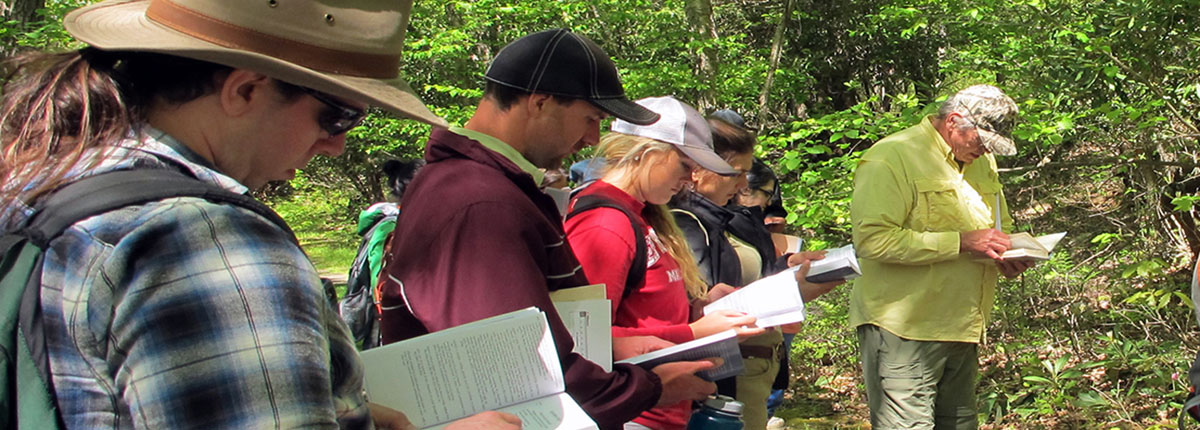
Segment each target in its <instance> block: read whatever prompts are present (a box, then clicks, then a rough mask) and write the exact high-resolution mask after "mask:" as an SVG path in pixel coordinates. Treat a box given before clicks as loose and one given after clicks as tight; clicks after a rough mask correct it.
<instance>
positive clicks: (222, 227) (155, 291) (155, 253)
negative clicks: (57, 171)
mask: <svg viewBox="0 0 1200 430" xmlns="http://www.w3.org/2000/svg"><path fill="white" fill-rule="evenodd" d="M107 152H108V153H107V154H105V155H104V157H103V161H102V162H101V163H100V165H99V167H95V168H92V169H88V172H91V173H97V172H102V171H107V170H113V169H119V168H126V167H130V166H132V165H134V164H135V163H144V162H147V161H149V162H152V163H157V164H164V160H166V161H165V163H166V164H168V165H179V166H183V167H184V168H185V169H187V170H189V171H191V173H192V174H193V175H195V176H196V177H198V178H200V179H201V180H202V181H205V182H209V183H212V184H216V185H218V186H220V187H222V188H225V189H227V190H230V191H234V192H239V193H241V192H245V191H246V188H245V187H244V186H242V185H241V184H239V183H238V182H237V181H235V180H234V179H232V178H230V177H228V176H225V175H223V174H221V173H219V172H217V171H216V170H214V169H212V168H210V167H208V166H207V163H205V161H204V160H203V159H201V158H200V157H198V156H196V155H195V154H193V153H191V152H190V151H188V150H187V149H186V148H185V147H184V146H182V145H180V144H178V142H174V141H173V140H172V139H171V138H170V137H169V136H166V135H165V134H164V133H162V132H160V131H157V130H153V129H149V128H146V129H144V130H142V133H141V135H140V137H139V138H137V139H129V140H126V141H124V142H122V143H121V144H120V145H118V146H115V147H110V148H108V151H107ZM82 175H83V173H82V172H75V173H73V174H72V175H70V176H72V177H78V176H82ZM5 206H6V207H4V208H0V226H6V227H5V228H8V229H11V228H13V226H15V225H20V224H21V223H22V222H23V221H24V220H25V218H26V217H28V214H29V208H28V207H26V206H25V205H23V204H20V203H16V202H5ZM41 297H42V311H43V312H44V313H43V315H44V318H45V321H46V333H47V340H48V345H49V351H50V366H51V371H52V373H53V382H54V388H55V393H56V396H57V400H58V404H59V408H60V413H61V415H62V417H63V419H64V421H65V422H66V424H67V427H68V428H75V429H105V428H108V429H126V428H150V429H163V428H171V429H177V428H202V429H214V428H238V429H267V428H294V427H312V428H338V427H339V426H340V427H341V428H371V427H372V423H371V419H370V414H369V413H368V410H367V407H366V403H365V398H364V397H365V396H364V395H363V391H362V386H363V381H362V375H363V373H362V362H361V361H360V360H359V358H358V355H357V353H356V352H355V349H354V343H353V340H352V338H351V336H350V334H349V332H348V330H347V329H346V327H345V325H344V324H343V323H342V321H341V319H340V318H339V317H338V315H337V312H336V311H335V310H334V309H333V308H332V307H331V306H330V305H329V304H328V301H327V300H326V299H325V296H324V294H323V293H322V288H321V285H320V281H319V279H318V277H317V274H316V271H315V270H314V269H313V266H312V263H310V262H309V260H308V258H307V257H306V256H305V255H304V253H303V252H302V251H301V250H300V249H299V248H298V247H296V246H295V245H294V244H293V243H292V242H291V240H290V239H289V237H288V235H287V234H286V233H284V232H283V231H282V230H280V229H279V228H278V227H276V226H275V225H274V224H272V223H271V222H270V221H268V220H266V219H265V218H262V217H261V216H259V215H257V214H255V213H253V212H250V211H249V210H246V209H242V208H239V207H236V206H231V205H223V204H216V203H211V202H208V201H206V200H202V199H197V198H170V199H166V200H162V201H159V202H155V203H151V204H147V205H142V206H131V207H127V208H124V209H120V210H116V211H113V212H110V213H106V214H103V215H99V216H96V217H92V218H90V219H87V220H84V221H81V222H79V223H77V224H75V225H74V226H72V227H71V228H70V229H69V230H68V231H67V232H66V233H65V234H64V235H63V236H61V237H60V238H59V239H57V240H55V241H54V243H53V244H52V249H51V250H50V251H49V252H48V253H47V259H46V261H45V264H44V266H43V275H42V293H41Z"/></svg>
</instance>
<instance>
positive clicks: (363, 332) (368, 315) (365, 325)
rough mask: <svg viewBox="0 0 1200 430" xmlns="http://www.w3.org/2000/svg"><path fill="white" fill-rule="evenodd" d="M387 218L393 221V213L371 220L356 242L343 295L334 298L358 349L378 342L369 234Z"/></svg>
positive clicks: (373, 234) (380, 340)
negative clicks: (356, 248) (337, 299)
mask: <svg viewBox="0 0 1200 430" xmlns="http://www.w3.org/2000/svg"><path fill="white" fill-rule="evenodd" d="M388 222H390V223H392V224H395V223H396V215H385V216H383V217H381V218H379V219H378V220H376V221H375V223H374V224H372V225H371V228H370V229H367V231H366V233H363V239H362V242H361V243H360V244H359V245H358V254H356V255H355V256H354V263H353V264H351V265H350V274H349V276H348V277H347V278H346V295H345V296H344V297H342V300H341V301H339V302H338V304H337V308H338V314H340V315H341V316H342V320H343V321H345V322H346V325H347V326H349V327H350V333H351V334H352V335H354V341H355V343H357V344H358V348H359V350H360V351H366V350H368V349H371V348H374V347H377V346H379V345H381V344H382V343H383V342H382V338H381V337H380V335H379V307H378V305H377V304H376V303H375V290H376V286H375V285H372V284H371V275H372V273H371V262H370V260H369V257H370V254H371V249H370V247H371V238H372V237H374V236H375V231H376V230H378V229H379V228H380V226H382V225H385V224H387V223H388Z"/></svg>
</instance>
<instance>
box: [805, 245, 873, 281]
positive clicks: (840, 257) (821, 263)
mask: <svg viewBox="0 0 1200 430" xmlns="http://www.w3.org/2000/svg"><path fill="white" fill-rule="evenodd" d="M846 266H849V267H853V268H854V269H855V270H854V271H855V272H860V273H861V272H862V270H861V269H859V268H858V257H857V256H856V255H855V254H854V245H846V246H843V247H840V248H833V249H829V250H826V251H825V258H822V259H820V260H813V261H812V262H811V263H809V268H808V274H809V275H819V274H821V273H825V272H828V271H831V270H837V269H838V268H841V267H846Z"/></svg>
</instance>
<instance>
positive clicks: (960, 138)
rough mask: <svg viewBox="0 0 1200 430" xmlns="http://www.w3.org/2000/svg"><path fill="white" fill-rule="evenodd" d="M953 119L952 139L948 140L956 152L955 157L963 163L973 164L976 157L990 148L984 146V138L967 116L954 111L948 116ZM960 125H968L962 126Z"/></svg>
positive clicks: (948, 118) (951, 148) (952, 150)
mask: <svg viewBox="0 0 1200 430" xmlns="http://www.w3.org/2000/svg"><path fill="white" fill-rule="evenodd" d="M946 119H947V120H948V121H951V125H950V139H948V141H947V142H946V144H947V145H950V152H952V153H954V159H955V160H958V161H959V162H961V163H963V164H971V162H972V161H975V159H976V158H979V157H982V156H983V154H985V153H987V152H988V150H987V148H986V147H984V146H983V139H982V138H980V137H979V132H978V131H977V130H976V129H975V127H973V126H971V124H973V123H972V122H971V121H970V120H969V119H968V118H967V117H964V116H962V115H960V114H958V113H952V114H950V116H949V117H947V118H946ZM959 125H967V127H962V128H960V127H959Z"/></svg>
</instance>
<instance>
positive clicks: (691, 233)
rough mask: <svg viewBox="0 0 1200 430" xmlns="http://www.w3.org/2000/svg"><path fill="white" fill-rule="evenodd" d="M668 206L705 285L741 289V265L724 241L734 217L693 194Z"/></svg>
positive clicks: (689, 193)
mask: <svg viewBox="0 0 1200 430" xmlns="http://www.w3.org/2000/svg"><path fill="white" fill-rule="evenodd" d="M668 205H669V206H670V207H671V214H672V215H674V216H675V223H676V224H678V225H679V229H680V230H682V231H683V235H684V236H685V237H686V238H687V242H688V246H689V247H691V249H692V256H694V257H696V264H698V265H699V266H700V273H701V274H703V275H704V277H705V280H706V281H708V284H709V285H710V286H712V285H716V284H718V283H722V282H724V283H726V284H729V285H732V286H735V287H740V286H742V265H741V263H740V262H739V261H738V257H737V253H736V252H734V250H733V245H730V244H729V240H728V239H726V238H725V231H726V230H728V228H729V223H730V221H732V220H733V218H734V216H736V215H735V214H734V213H733V212H731V211H729V210H727V209H725V208H723V207H720V206H717V205H716V203H713V202H712V200H709V199H708V198H706V197H704V196H702V195H700V194H698V193H696V192H695V191H684V192H681V193H679V194H676V195H675V197H673V198H672V199H671V202H670V203H669V204H668Z"/></svg>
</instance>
